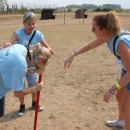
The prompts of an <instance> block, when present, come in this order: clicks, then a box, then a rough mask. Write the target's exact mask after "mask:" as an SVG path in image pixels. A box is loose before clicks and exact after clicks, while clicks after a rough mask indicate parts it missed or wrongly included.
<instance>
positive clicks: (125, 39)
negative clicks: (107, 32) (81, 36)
mask: <svg viewBox="0 0 130 130" xmlns="http://www.w3.org/2000/svg"><path fill="white" fill-rule="evenodd" d="M121 32H122V33H124V32H125V30H121ZM115 37H116V36H113V37H112V39H111V41H110V42H108V41H105V42H106V43H107V45H108V48H109V50H110V51H111V53H113V54H114V52H113V42H114V39H115ZM120 42H124V43H125V44H126V45H127V46H128V48H130V35H122V36H120V37H119V38H118V39H117V41H116V43H115V53H116V55H118V56H120V54H119V53H118V51H117V47H118V45H119V43H120ZM121 63H122V69H124V70H126V68H125V66H124V63H123V62H122V60H121Z"/></svg>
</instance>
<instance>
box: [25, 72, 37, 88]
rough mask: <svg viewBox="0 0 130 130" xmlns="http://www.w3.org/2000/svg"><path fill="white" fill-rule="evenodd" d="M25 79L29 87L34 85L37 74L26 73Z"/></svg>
mask: <svg viewBox="0 0 130 130" xmlns="http://www.w3.org/2000/svg"><path fill="white" fill-rule="evenodd" d="M26 79H27V82H28V87H29V88H31V87H32V86H34V85H35V84H36V83H37V82H38V79H39V75H38V74H36V73H34V74H30V75H26Z"/></svg>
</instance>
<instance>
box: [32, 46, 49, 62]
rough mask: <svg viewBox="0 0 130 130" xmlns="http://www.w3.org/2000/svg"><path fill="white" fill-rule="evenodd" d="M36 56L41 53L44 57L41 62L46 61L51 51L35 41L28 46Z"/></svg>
mask: <svg viewBox="0 0 130 130" xmlns="http://www.w3.org/2000/svg"><path fill="white" fill-rule="evenodd" d="M30 48H31V49H33V52H34V54H35V55H36V56H38V55H42V56H43V57H44V59H43V63H45V64H46V63H48V62H49V60H50V57H51V52H50V50H49V49H47V48H46V47H43V46H42V45H41V43H36V44H34V45H31V47H30Z"/></svg>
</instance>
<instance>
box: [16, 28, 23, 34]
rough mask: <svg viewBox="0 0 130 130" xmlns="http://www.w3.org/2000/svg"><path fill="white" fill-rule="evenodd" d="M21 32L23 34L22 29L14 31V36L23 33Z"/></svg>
mask: <svg viewBox="0 0 130 130" xmlns="http://www.w3.org/2000/svg"><path fill="white" fill-rule="evenodd" d="M23 32H24V30H23V28H19V29H17V30H16V31H15V33H16V34H19V33H23Z"/></svg>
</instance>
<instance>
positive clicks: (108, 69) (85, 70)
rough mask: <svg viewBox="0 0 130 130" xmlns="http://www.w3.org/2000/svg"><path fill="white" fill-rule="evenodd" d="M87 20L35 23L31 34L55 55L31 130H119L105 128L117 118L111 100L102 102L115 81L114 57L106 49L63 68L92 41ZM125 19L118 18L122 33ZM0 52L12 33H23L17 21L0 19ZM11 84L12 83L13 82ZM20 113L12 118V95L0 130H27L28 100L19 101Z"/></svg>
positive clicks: (14, 106) (123, 16)
mask: <svg viewBox="0 0 130 130" xmlns="http://www.w3.org/2000/svg"><path fill="white" fill-rule="evenodd" d="M94 15H95V14H94V13H90V14H88V18H87V19H85V20H84V23H83V20H82V19H73V18H69V19H66V21H67V22H66V23H65V24H64V21H63V18H62V19H60V18H59V19H56V20H37V25H36V29H38V30H40V31H41V32H42V33H43V34H44V35H45V39H46V41H47V43H48V44H49V45H50V46H51V47H52V48H53V49H54V50H55V55H54V56H52V57H51V62H50V64H49V65H48V66H47V68H46V70H45V72H44V74H43V82H44V88H43V89H42V91H41V93H40V105H43V106H44V111H42V112H39V113H38V121H37V130H121V129H119V128H113V127H108V126H106V125H105V122H106V121H107V120H112V119H115V118H116V117H118V108H117V102H116V99H115V97H113V98H112V99H111V101H110V103H109V104H107V103H105V102H104V101H103V96H104V93H105V92H106V91H107V90H108V88H109V87H111V85H113V84H114V83H115V82H116V81H117V79H118V78H119V75H120V68H119V67H117V66H115V57H114V56H113V55H111V53H110V52H109V50H108V49H107V46H106V45H103V46H101V47H98V48H97V49H94V50H92V51H90V52H87V53H84V54H82V55H78V56H77V57H75V59H74V61H73V63H72V65H71V68H70V69H67V70H65V69H64V68H63V64H64V60H65V59H66V58H67V57H68V56H69V54H71V53H72V52H73V51H74V50H75V49H77V48H79V47H80V46H82V45H84V44H85V43H87V42H89V41H91V40H93V39H94V38H95V36H94V34H92V33H91V28H92V27H91V21H92V17H93V16H94ZM129 16H130V14H129V13H126V14H120V15H119V17H120V20H121V22H122V24H123V27H124V28H125V29H128V30H130V23H129V21H130V17H129ZM0 27H1V28H0V44H1V46H2V45H3V44H4V43H5V42H6V41H7V40H8V39H9V38H10V37H11V35H12V33H13V31H14V30H16V29H18V28H20V27H23V25H22V17H16V16H5V17H4V16H0ZM14 82H15V81H14ZM25 104H26V112H25V115H24V116H23V117H18V115H17V114H18V110H19V100H18V99H17V98H16V97H14V95H13V91H10V92H9V93H8V94H7V95H6V106H5V115H4V117H2V118H1V119H0V130H32V129H33V126H34V116H35V111H34V110H32V109H31V94H29V95H27V96H26V97H25Z"/></svg>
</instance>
